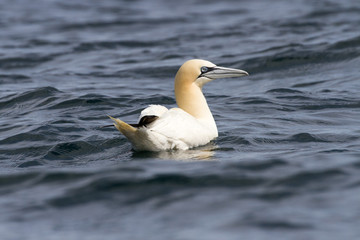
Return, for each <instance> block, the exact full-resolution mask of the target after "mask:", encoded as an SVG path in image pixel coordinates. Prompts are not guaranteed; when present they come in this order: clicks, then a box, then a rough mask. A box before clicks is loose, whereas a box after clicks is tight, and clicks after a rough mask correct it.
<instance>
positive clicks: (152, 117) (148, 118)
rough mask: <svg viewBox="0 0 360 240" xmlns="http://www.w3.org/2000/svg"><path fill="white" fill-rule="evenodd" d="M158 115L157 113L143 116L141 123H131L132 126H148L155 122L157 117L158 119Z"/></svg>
mask: <svg viewBox="0 0 360 240" xmlns="http://www.w3.org/2000/svg"><path fill="white" fill-rule="evenodd" d="M158 118H159V117H158V116H155V115H148V116H143V117H142V118H141V119H140V121H139V123H137V124H130V126H133V127H136V128H140V127H146V126H147V125H149V124H150V123H152V122H154V121H155V120H156V119H158Z"/></svg>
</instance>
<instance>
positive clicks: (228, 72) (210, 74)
mask: <svg viewBox="0 0 360 240" xmlns="http://www.w3.org/2000/svg"><path fill="white" fill-rule="evenodd" d="M241 76H249V74H248V73H247V72H246V71H244V70H240V69H234V68H226V67H218V66H215V67H212V68H209V69H208V71H207V72H205V73H203V74H202V77H206V78H209V79H211V80H213V79H217V78H231V77H241Z"/></svg>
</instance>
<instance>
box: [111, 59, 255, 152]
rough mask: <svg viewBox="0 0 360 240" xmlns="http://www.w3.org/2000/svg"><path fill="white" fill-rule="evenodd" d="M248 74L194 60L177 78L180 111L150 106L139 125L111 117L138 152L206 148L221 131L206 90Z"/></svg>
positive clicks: (181, 68) (180, 70)
mask: <svg viewBox="0 0 360 240" xmlns="http://www.w3.org/2000/svg"><path fill="white" fill-rule="evenodd" d="M247 75H249V74H248V73H247V72H246V71H243V70H239V69H232V68H225V67H219V66H216V65H215V64H213V63H211V62H209V61H206V60H201V59H192V60H189V61H187V62H185V63H184V64H183V65H182V66H181V67H180V69H179V70H178V72H177V74H176V76H175V98H176V103H177V105H178V108H171V109H167V108H166V107H164V106H161V105H149V106H148V107H147V108H145V109H144V110H143V111H142V112H141V114H140V117H139V120H138V123H137V124H127V123H125V122H123V121H121V120H120V119H116V118H113V117H111V116H109V117H110V118H111V119H112V120H113V121H114V126H115V127H116V128H117V129H118V130H119V131H120V132H121V133H122V134H123V135H124V136H125V137H126V138H127V139H128V140H129V141H130V142H131V143H132V145H133V148H134V150H137V151H156V152H158V151H166V150H187V149H190V148H194V147H198V146H201V145H205V144H207V143H209V142H210V141H211V140H213V139H215V138H216V137H217V136H218V130H217V127H216V123H215V120H214V117H213V115H212V114H211V111H210V109H209V106H208V104H207V102H206V99H205V97H204V95H203V93H202V87H203V86H204V84H206V83H208V82H211V81H212V80H214V79H217V78H229V77H240V76H247Z"/></svg>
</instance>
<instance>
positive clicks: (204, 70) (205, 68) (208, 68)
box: [200, 66, 214, 73]
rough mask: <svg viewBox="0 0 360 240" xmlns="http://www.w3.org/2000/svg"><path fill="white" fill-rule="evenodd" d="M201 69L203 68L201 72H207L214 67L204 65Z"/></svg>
mask: <svg viewBox="0 0 360 240" xmlns="http://www.w3.org/2000/svg"><path fill="white" fill-rule="evenodd" d="M200 70H201V73H207V72H210V71H212V70H214V68H213V67H206V66H203V67H201V69H200Z"/></svg>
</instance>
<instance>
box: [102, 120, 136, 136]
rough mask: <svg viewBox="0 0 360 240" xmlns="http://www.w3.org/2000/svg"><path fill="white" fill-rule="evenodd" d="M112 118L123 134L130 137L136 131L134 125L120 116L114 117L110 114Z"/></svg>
mask: <svg viewBox="0 0 360 240" xmlns="http://www.w3.org/2000/svg"><path fill="white" fill-rule="evenodd" d="M108 117H109V118H111V120H113V121H114V126H115V127H116V128H117V130H119V131H120V132H121V133H122V134H124V135H125V136H126V137H129V135H132V134H134V133H135V132H136V128H134V127H133V126H131V125H129V124H127V123H126V122H123V121H121V120H120V119H118V118H113V117H111V116H108Z"/></svg>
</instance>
